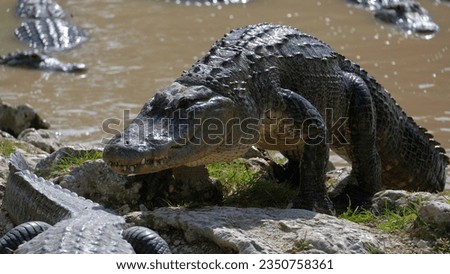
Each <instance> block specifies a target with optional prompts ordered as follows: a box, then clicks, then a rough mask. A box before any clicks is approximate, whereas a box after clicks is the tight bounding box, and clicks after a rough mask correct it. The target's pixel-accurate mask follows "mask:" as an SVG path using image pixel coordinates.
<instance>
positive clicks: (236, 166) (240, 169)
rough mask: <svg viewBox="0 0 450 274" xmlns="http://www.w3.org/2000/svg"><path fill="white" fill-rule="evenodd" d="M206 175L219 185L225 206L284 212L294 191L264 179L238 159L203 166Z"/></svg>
mask: <svg viewBox="0 0 450 274" xmlns="http://www.w3.org/2000/svg"><path fill="white" fill-rule="evenodd" d="M207 168H208V172H209V175H210V176H211V177H214V178H216V179H218V180H219V181H221V183H222V185H223V192H224V200H223V203H224V205H226V206H239V207H278V208H285V207H286V205H287V204H288V203H289V202H290V200H291V199H292V196H293V194H294V193H295V190H293V189H291V188H290V187H289V186H287V185H286V184H283V183H273V181H271V180H267V179H264V176H261V175H260V173H258V171H256V170H253V169H251V168H248V167H247V166H246V165H245V161H244V160H242V159H238V160H234V161H232V162H229V163H224V162H220V163H214V164H210V165H208V166H207Z"/></svg>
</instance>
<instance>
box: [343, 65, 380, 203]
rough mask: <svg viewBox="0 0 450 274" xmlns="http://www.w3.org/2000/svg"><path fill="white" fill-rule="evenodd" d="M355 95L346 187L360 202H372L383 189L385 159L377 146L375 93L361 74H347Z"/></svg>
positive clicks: (351, 102)
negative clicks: (383, 162)
mask: <svg viewBox="0 0 450 274" xmlns="http://www.w3.org/2000/svg"><path fill="white" fill-rule="evenodd" d="M344 77H345V78H346V79H347V83H348V86H347V88H348V91H349V92H350V94H351V96H352V98H351V101H350V109H349V116H350V117H349V128H350V138H351V140H350V144H351V155H350V160H351V162H352V172H351V174H350V178H349V180H350V182H349V184H348V186H347V189H346V190H345V193H344V194H346V195H348V196H349V197H350V200H351V201H350V202H351V204H352V206H353V205H356V206H363V207H365V206H369V205H370V200H371V198H372V196H373V194H375V193H376V192H378V191H380V190H381V162H380V157H379V155H378V151H377V148H376V114H375V109H374V106H373V101H372V96H371V94H370V90H369V89H368V87H367V85H366V84H365V82H364V81H363V80H362V79H361V78H360V77H359V76H357V75H354V74H351V73H347V74H345V75H344Z"/></svg>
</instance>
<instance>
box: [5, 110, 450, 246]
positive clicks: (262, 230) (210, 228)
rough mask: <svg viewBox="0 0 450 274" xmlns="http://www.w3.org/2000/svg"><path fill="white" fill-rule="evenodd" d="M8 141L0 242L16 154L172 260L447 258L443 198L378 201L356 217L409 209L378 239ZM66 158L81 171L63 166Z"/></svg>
mask: <svg viewBox="0 0 450 274" xmlns="http://www.w3.org/2000/svg"><path fill="white" fill-rule="evenodd" d="M8 111H9V110H8ZM0 118H1V115H0ZM13 132H15V133H17V134H15V136H13V135H11V134H9V133H7V132H4V131H1V132H0V236H2V235H3V234H5V233H6V232H7V231H8V230H9V229H11V228H12V227H13V226H14V224H12V223H11V221H10V220H9V218H8V213H7V212H6V211H4V210H3V209H2V208H1V202H2V199H3V195H4V190H5V188H6V187H7V177H8V173H9V171H8V157H9V155H10V154H11V153H12V152H14V151H19V152H21V153H22V154H23V155H24V156H25V158H26V160H27V162H28V163H29V165H30V166H31V167H32V168H33V169H34V171H35V172H36V173H37V174H38V175H40V176H43V177H45V178H47V179H49V180H51V181H54V182H55V183H58V184H60V185H61V186H63V187H65V188H68V189H70V190H71V191H74V192H76V193H77V194H79V195H82V196H84V197H86V198H88V199H92V200H94V201H96V202H98V203H101V204H103V205H105V206H106V207H109V208H111V209H113V210H115V211H116V212H118V213H119V214H121V215H123V216H125V218H126V219H127V222H128V223H129V224H130V226H131V225H142V226H147V227H150V228H152V229H154V230H156V231H158V232H159V233H160V234H161V236H162V237H163V238H165V239H166V240H167V242H168V243H169V245H170V247H171V249H172V252H174V253H442V252H444V253H450V243H449V240H450V203H449V200H450V196H449V195H445V194H430V193H423V192H421V193H409V192H406V191H401V190H385V191H382V192H380V193H377V195H375V197H374V198H373V201H372V202H373V204H372V208H371V210H370V211H364V212H363V213H364V214H366V215H367V216H369V215H370V216H371V218H373V219H374V220H377V218H378V219H379V218H382V216H384V215H386V214H391V213H392V212H402V211H404V210H406V209H411V208H414V209H415V211H414V214H413V215H412V216H413V218H414V219H413V220H411V221H410V222H409V223H407V226H406V227H404V228H402V229H401V230H400V231H398V230H397V231H394V232H386V231H384V230H382V229H380V228H379V227H377V225H376V224H375V223H374V222H360V221H358V222H352V221H349V220H347V219H344V218H342V215H341V216H340V217H336V216H330V215H324V214H319V213H315V212H311V211H307V210H299V209H282V208H273V207H271V205H270V204H268V205H267V206H264V207H261V208H240V207H236V206H230V205H228V206H221V204H222V198H223V197H222V195H223V189H222V185H221V183H220V182H219V181H218V180H216V179H214V178H210V177H209V175H208V171H207V170H206V168H205V167H198V168H179V169H174V170H168V171H164V172H160V173H156V174H149V175H140V176H123V175H119V174H116V173H114V172H112V171H111V170H110V169H109V167H108V166H107V165H106V164H105V163H103V161H102V160H101V159H99V158H100V156H101V150H99V149H94V148H91V149H86V148H74V147H67V146H63V145H62V144H61V143H59V142H58V140H57V139H56V138H55V137H54V136H52V135H51V134H50V133H49V132H48V131H46V130H44V129H40V130H36V129H30V128H27V129H22V130H20V132H16V131H13ZM249 157H251V159H245V161H246V163H248V165H249V166H255V165H257V166H258V167H256V170H258V172H260V173H261V176H260V177H261V178H260V179H261V180H265V181H273V184H277V183H278V180H279V179H277V178H280V177H279V172H280V168H279V166H277V165H276V164H273V163H272V162H270V161H268V160H267V159H266V158H265V155H263V154H260V155H258V153H256V154H255V153H253V154H251V155H249ZM255 157H256V158H255ZM75 158H76V159H82V161H78V162H77V161H71V159H75ZM253 168H254V167H253ZM346 172H348V169H347V170H338V171H336V170H335V171H331V172H330V173H329V177H330V180H329V181H330V182H334V184H333V187H330V196H332V195H336V192H339V181H342V178H343V177H345V174H346ZM277 174H278V175H277ZM336 182H337V184H336ZM447 194H448V193H447ZM180 205H181V206H180ZM369 212H370V213H369ZM350 213H352V212H350ZM352 214H353V213H352ZM352 214H350V215H352ZM356 214H357V213H356V212H355V215H356ZM364 216H365V215H364ZM408 216H409V215H408Z"/></svg>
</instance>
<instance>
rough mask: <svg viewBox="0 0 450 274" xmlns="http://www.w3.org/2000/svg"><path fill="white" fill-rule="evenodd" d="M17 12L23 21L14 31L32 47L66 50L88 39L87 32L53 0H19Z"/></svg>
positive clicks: (46, 49) (47, 49)
mask: <svg viewBox="0 0 450 274" xmlns="http://www.w3.org/2000/svg"><path fill="white" fill-rule="evenodd" d="M16 13H17V15H18V16H19V17H20V18H22V19H24V22H22V23H21V25H20V26H19V27H18V28H16V30H15V32H14V33H15V34H16V36H17V38H19V40H20V41H22V42H24V43H27V44H28V46H30V47H32V48H38V49H42V50H45V51H59V50H67V49H71V48H73V47H76V46H77V45H79V44H80V43H83V42H85V41H86V40H87V34H86V32H85V31H84V30H83V29H81V28H80V27H78V26H75V25H73V24H72V23H70V22H69V21H68V20H66V19H65V17H66V16H65V15H66V14H65V12H64V11H63V10H62V8H61V6H59V5H58V4H57V3H56V2H55V1H53V0H19V2H18V6H17V12H16Z"/></svg>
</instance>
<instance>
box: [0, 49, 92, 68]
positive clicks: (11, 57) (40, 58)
mask: <svg viewBox="0 0 450 274" xmlns="http://www.w3.org/2000/svg"><path fill="white" fill-rule="evenodd" d="M0 64H3V65H8V66H14V67H27V68H35V69H40V70H51V71H62V72H83V71H86V69H87V68H86V65H85V64H77V63H64V62H61V61H60V60H58V59H56V58H54V57H51V56H49V55H47V54H44V53H42V52H39V51H37V50H26V51H16V52H13V53H9V54H8V55H6V56H0Z"/></svg>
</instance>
